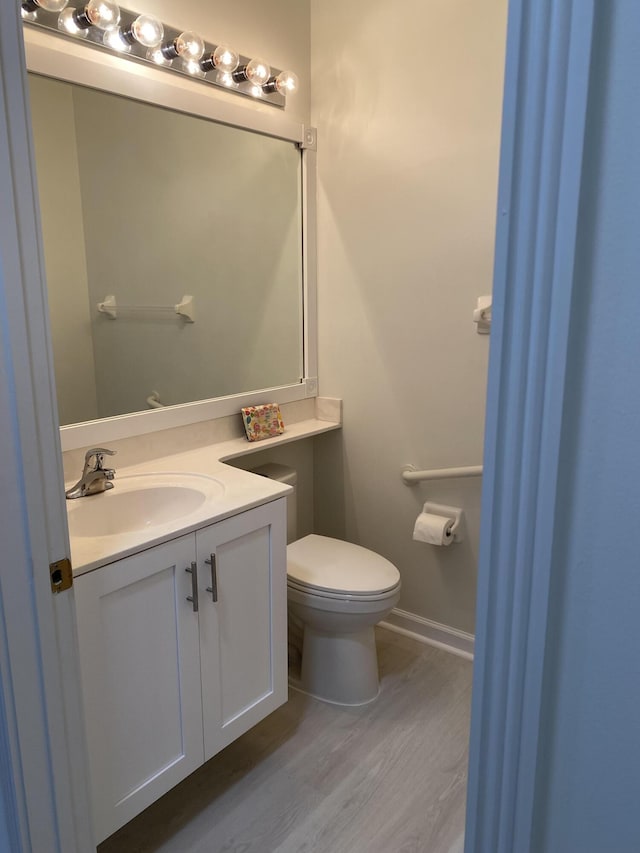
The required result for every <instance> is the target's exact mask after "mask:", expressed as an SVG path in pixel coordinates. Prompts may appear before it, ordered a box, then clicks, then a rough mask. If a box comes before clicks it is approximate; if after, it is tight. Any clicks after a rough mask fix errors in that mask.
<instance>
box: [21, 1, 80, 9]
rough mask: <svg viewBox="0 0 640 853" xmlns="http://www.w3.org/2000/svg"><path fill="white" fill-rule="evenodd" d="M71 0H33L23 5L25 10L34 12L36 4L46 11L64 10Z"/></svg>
mask: <svg viewBox="0 0 640 853" xmlns="http://www.w3.org/2000/svg"><path fill="white" fill-rule="evenodd" d="M68 2H69V0H31V2H29V3H25V4H24V5H23V7H22V8H23V9H24V10H25V12H32V11H34V10H33V7H34V6H38V7H39V8H40V9H44V10H45V12H62V10H63V9H64V7H65V6H66V5H67V3H68Z"/></svg>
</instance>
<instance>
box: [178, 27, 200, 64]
mask: <svg viewBox="0 0 640 853" xmlns="http://www.w3.org/2000/svg"><path fill="white" fill-rule="evenodd" d="M174 46H175V50H176V53H177V54H178V56H181V57H182V58H183V59H187V60H188V59H200V57H201V56H202V54H203V53H204V42H203V41H202V39H201V38H200V36H199V35H198V33H192V32H185V33H180V35H179V36H178V38H177V39H176V40H175V44H174Z"/></svg>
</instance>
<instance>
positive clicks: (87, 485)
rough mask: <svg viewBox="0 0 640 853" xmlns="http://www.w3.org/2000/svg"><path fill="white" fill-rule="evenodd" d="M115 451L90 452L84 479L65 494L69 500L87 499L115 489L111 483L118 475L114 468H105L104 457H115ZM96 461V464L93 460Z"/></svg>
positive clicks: (103, 448)
mask: <svg viewBox="0 0 640 853" xmlns="http://www.w3.org/2000/svg"><path fill="white" fill-rule="evenodd" d="M115 453H116V451H115V450H107V449H106V447H94V448H93V449H92V450H88V451H87V452H86V453H85V456H84V469H83V471H82V477H80V479H79V480H78V482H77V483H76V484H75V486H73V487H72V488H70V489H68V491H66V492H65V496H66V498H67V500H69V501H71V500H73V499H74V498H86V497H87V496H88V495H97V494H99V493H100V492H106V491H107V489H112V488H113V483H112V482H110V481H111V480H113V478H114V477H115V475H116V472H115V470H114V469H113V468H103V467H102V463H103V462H104V457H105V455H106V456H115ZM93 459H95V462H93V461H92V460H93Z"/></svg>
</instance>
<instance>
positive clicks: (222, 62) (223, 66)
mask: <svg viewBox="0 0 640 853" xmlns="http://www.w3.org/2000/svg"><path fill="white" fill-rule="evenodd" d="M212 59H213V64H214V66H215V67H216V68H217V69H218V71H223V72H226V73H227V74H230V73H231V72H232V71H235V70H236V68H237V67H238V63H239V62H240V57H239V56H238V54H237V53H236V52H235V50H233V48H230V47H229V46H228V45H226V44H219V45H218V47H217V48H216V49H215V50H214V52H213V56H212Z"/></svg>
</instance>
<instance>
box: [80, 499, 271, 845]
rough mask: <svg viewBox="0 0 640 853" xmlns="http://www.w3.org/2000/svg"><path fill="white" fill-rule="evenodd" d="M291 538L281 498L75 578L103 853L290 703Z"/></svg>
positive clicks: (92, 773) (97, 824) (96, 817)
mask: <svg viewBox="0 0 640 853" xmlns="http://www.w3.org/2000/svg"><path fill="white" fill-rule="evenodd" d="M285 528H286V508H285V500H284V499H283V498H281V499H279V500H276V501H273V502H271V503H268V504H265V505H264V506H260V507H257V508H256V509H251V510H248V511H246V512H242V513H240V514H239V515H236V516H233V517H232V518H228V519H225V520H224V521H221V522H218V523H216V524H213V525H210V526H208V527H205V528H203V529H201V530H198V531H196V532H195V533H191V534H189V535H187V536H181V537H180V538H178V539H175V540H173V541H171V542H168V543H166V544H163V545H158V546H156V547H153V548H150V549H148V550H146V551H143V552H141V553H139V554H136V555H134V556H131V557H127V558H125V559H123V560H120V561H118V562H115V563H112V564H110V565H108V566H104V567H103V568H101V569H97V570H96V571H93V572H89V573H88V574H84V575H80V576H79V577H78V578H77V579H76V581H75V584H74V586H75V593H76V607H77V620H78V639H79V646H80V665H81V676H82V689H83V696H84V704H85V715H86V729H87V739H88V747H89V761H90V776H91V785H92V801H93V810H94V823H95V831H96V842H98V843H99V842H100V841H102V840H104V839H105V838H106V837H107V836H109V835H111V833H113V832H115V830H116V829H118V828H119V827H120V826H122V825H123V824H124V823H126V822H127V821H129V820H131V818H133V817H134V816H135V815H137V814H139V812H141V811H142V810H143V809H145V808H146V807H147V806H148V805H150V804H151V803H152V802H153V801H154V800H156V799H158V798H159V797H160V796H162V794H164V793H166V792H167V791H168V790H170V789H171V788H172V787H173V786H174V785H176V784H177V783H178V782H179V781H181V780H182V779H184V778H185V777H186V776H187V775H189V774H190V773H191V772H193V771H194V770H195V769H196V768H197V767H199V766H200V765H201V764H202V763H203V762H204V761H206V760H207V759H209V758H211V756H213V755H215V754H216V753H217V752H218V751H219V750H220V749H222V748H223V747H224V746H226V745H227V744H228V743H230V742H231V741H232V740H234V739H235V738H237V737H239V736H240V735H241V734H242V733H243V732H245V731H247V730H248V729H249V728H251V726H253V725H255V724H256V723H257V722H258V721H259V720H261V719H263V718H264V717H265V716H266V715H267V714H269V713H270V712H271V711H273V710H274V709H275V708H277V707H278V706H279V705H281V704H282V703H283V702H285V701H286V699H287V661H286V656H287V650H286V646H287V642H286V602H287V598H286V533H285ZM212 555H213V561H212V562H213V566H212V565H211V557H212ZM206 560H208V561H210V562H209V563H206V562H205V561H206ZM187 570H189V571H187ZM193 570H195V572H196V577H197V604H198V610H197V611H196V610H194V602H193V601H191V600H189V599H193V598H194V597H195V596H194V595H193V592H194V590H193V587H192V577H193V574H192V572H193ZM213 590H216V591H217V594H216V593H214V592H213ZM214 598H215V599H217V600H215V601H214Z"/></svg>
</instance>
